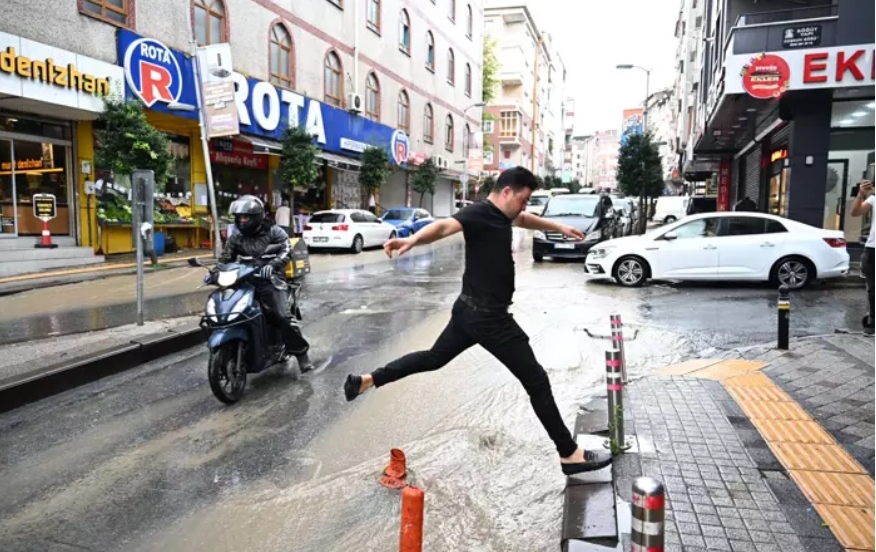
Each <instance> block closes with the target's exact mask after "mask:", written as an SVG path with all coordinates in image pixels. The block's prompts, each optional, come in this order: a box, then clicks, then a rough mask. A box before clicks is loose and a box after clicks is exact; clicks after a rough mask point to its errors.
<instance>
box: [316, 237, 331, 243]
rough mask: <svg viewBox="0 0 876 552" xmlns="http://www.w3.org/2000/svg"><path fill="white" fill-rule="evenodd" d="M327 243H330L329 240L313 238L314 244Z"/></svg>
mask: <svg viewBox="0 0 876 552" xmlns="http://www.w3.org/2000/svg"><path fill="white" fill-rule="evenodd" d="M327 241H328V238H323V237H319V238H313V243H325V242H327Z"/></svg>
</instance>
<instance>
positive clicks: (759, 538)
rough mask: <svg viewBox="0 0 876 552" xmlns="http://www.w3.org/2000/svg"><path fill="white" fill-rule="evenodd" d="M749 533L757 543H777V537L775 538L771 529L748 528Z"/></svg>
mask: <svg viewBox="0 0 876 552" xmlns="http://www.w3.org/2000/svg"><path fill="white" fill-rule="evenodd" d="M748 534H749V535H751V540H753V541H754V542H755V543H775V542H776V539H774V538H773V534H772V533H770V532H769V531H752V530H751V529H749V530H748Z"/></svg>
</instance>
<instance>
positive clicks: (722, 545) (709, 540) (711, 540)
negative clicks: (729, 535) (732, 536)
mask: <svg viewBox="0 0 876 552" xmlns="http://www.w3.org/2000/svg"><path fill="white" fill-rule="evenodd" d="M706 548H707V549H708V550H732V548H730V541H728V540H727V539H725V538H720V537H706Z"/></svg>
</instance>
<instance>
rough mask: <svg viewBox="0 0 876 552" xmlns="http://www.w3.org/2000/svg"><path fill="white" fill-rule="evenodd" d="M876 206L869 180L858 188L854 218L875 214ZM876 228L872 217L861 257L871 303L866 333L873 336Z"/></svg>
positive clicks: (865, 327)
mask: <svg viewBox="0 0 876 552" xmlns="http://www.w3.org/2000/svg"><path fill="white" fill-rule="evenodd" d="M874 205H876V196H874V195H873V183H872V182H870V181H869V180H864V181H862V182H861V184H860V186H859V188H858V195H857V196H856V197H855V201H854V202H853V203H852V216H853V217H860V216H863V215H865V214H867V213H873V206H874ZM874 229H876V226H874V225H873V220H872V217H871V219H870V235H869V237H868V238H867V243H866V244H865V245H864V254H863V255H862V256H861V273H862V274H863V275H864V278H866V280H867V300H868V301H869V303H870V306H869V310H868V311H867V316H865V317H864V320H863V323H864V333H865V334H866V335H873V316H874V310H873V292H874V282H873V276H874V267H873V263H874V259H876V257H874V251H876V249H874V248H876V239H874V234H873V230H874Z"/></svg>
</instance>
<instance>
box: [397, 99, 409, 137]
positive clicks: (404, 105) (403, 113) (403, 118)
mask: <svg viewBox="0 0 876 552" xmlns="http://www.w3.org/2000/svg"><path fill="white" fill-rule="evenodd" d="M398 128H400V129H401V130H403V131H405V132H406V133H408V134H410V133H411V100H410V97H408V93H407V92H405V91H404V90H402V91H401V92H399V93H398Z"/></svg>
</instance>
